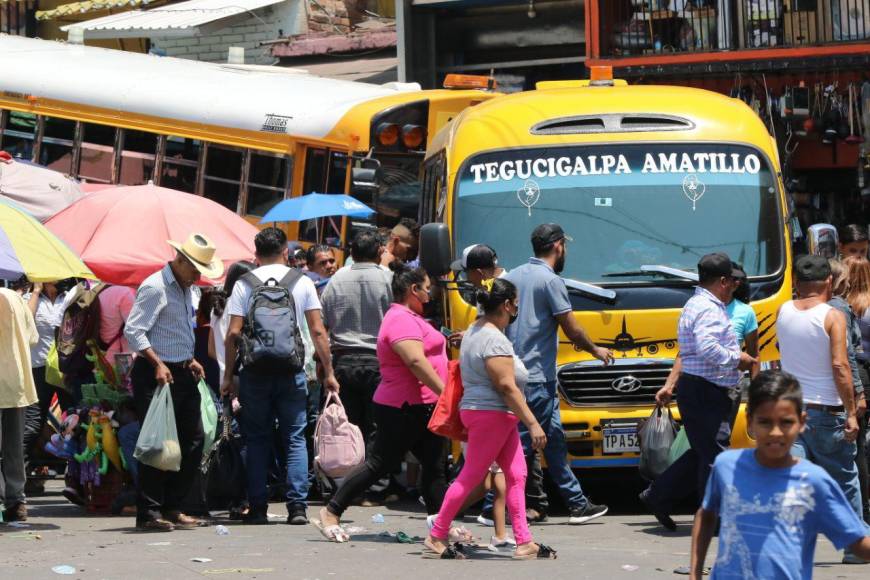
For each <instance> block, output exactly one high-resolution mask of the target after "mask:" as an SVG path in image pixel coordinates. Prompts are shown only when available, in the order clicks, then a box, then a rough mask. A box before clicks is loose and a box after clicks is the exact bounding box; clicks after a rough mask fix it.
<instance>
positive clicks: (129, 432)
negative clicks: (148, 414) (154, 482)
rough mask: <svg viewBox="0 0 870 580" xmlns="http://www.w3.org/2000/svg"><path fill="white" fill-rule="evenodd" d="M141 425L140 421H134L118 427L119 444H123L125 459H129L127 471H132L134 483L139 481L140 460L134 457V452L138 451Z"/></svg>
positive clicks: (122, 450)
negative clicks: (137, 442) (137, 445)
mask: <svg viewBox="0 0 870 580" xmlns="http://www.w3.org/2000/svg"><path fill="white" fill-rule="evenodd" d="M139 425H140V423H139V421H133V422H132V423H127V424H126V425H124V426H123V427H121V428H120V429H118V444H119V445H120V446H121V453H123V454H124V459H125V460H126V461H127V471H128V472H130V477H132V478H133V483H136V482H137V481H139V460H138V459H136V458H135V457H133V453H134V452H135V451H136V441H138V439H139V431H140V426H139Z"/></svg>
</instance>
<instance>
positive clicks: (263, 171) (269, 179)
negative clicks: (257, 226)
mask: <svg viewBox="0 0 870 580" xmlns="http://www.w3.org/2000/svg"><path fill="white" fill-rule="evenodd" d="M292 173H293V158H292V157H285V156H277V155H268V154H261V153H254V152H251V168H250V171H249V173H248V203H247V205H248V207H247V209H246V211H245V213H247V214H248V215H256V216H263V215H266V212H267V211H269V210H270V209H272V206H274V205H275V204H276V203H278V202H279V201H281V200H282V199H284V192H285V191H287V187H288V178H289V176H290V175H292Z"/></svg>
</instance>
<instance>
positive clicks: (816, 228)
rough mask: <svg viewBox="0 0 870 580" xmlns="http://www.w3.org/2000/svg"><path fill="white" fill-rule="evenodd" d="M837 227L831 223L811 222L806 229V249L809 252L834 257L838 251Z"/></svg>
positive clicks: (829, 257)
mask: <svg viewBox="0 0 870 580" xmlns="http://www.w3.org/2000/svg"><path fill="white" fill-rule="evenodd" d="M839 241H840V239H839V237H838V236H837V228H835V227H834V226H832V225H831V224H813V225H811V226H810V227H809V229H808V230H807V249H808V250H809V252H810V254H815V255H817V256H824V257H826V258H828V259H831V258H836V257H837V255H838V252H839Z"/></svg>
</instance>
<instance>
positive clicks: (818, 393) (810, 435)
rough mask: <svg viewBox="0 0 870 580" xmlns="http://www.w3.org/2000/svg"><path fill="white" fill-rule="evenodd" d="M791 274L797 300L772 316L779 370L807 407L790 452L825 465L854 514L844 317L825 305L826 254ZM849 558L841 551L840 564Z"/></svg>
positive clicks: (854, 425)
mask: <svg viewBox="0 0 870 580" xmlns="http://www.w3.org/2000/svg"><path fill="white" fill-rule="evenodd" d="M794 278H795V289H796V290H797V295H798V299H797V300H792V301H790V302H786V303H785V304H783V305H782V307H781V308H780V309H779V314H778V315H777V320H776V334H777V339H778V341H779V351H780V355H781V360H782V370H784V371H785V372H787V373H790V374H792V375H794V376H795V377H797V379H798V381H800V384H801V387H802V389H803V397H804V406H805V407H806V409H807V410H806V414H807V426H806V428H805V429H804V431H803V433H801V435H800V437H798V440H797V442H795V445H794V449H793V450H792V454H793V455H796V456H798V457H804V458H806V459H808V460H810V461H812V462H813V463H815V464H817V465H819V466H820V467H822V468H823V469H825V471H827V472H828V474H830V476H831V477H833V478H834V480H835V481H836V482H837V483H838V484H839V486H840V488H841V489H842V490H843V493H845V494H846V498H847V499H848V500H849V503H850V504H851V505H852V507H853V509H854V510H855V513H857V514H858V517H859V518H860V517H861V515H862V510H861V491H860V487H859V484H858V468H857V466H856V464H855V457H856V453H857V445H856V443H855V440H856V437H857V436H858V420H857V416H856V405H855V391H854V387H853V385H852V372H851V369H850V367H849V359H848V356H847V353H846V340H847V329H846V317H845V316H843V314H842V313H841V312H839V311H837V310H836V309H835V308H833V307H831V306H829V305H828V304H827V302H828V300H830V299H831V295H832V284H831V282H832V279H831V267H830V265H829V264H828V260H827V259H826V258H824V257H822V256H801V257H800V258H798V259H797V260H796V261H795V265H794ZM855 559H856V557H855V556H854V555H852V554H848V553H847V554H846V556H845V558H844V562H849V563H855Z"/></svg>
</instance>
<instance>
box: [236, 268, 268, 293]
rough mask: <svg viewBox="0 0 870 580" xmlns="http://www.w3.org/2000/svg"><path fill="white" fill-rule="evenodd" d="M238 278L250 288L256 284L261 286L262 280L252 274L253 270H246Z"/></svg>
mask: <svg viewBox="0 0 870 580" xmlns="http://www.w3.org/2000/svg"><path fill="white" fill-rule="evenodd" d="M239 279H240V280H244V281H245V283H246V284H247V285H248V286H249V287H250V288H251V290H253V289H254V288H256V287H257V286H261V285H262V284H263V282H261V281H260V279H259V278H258V277H257V275H256V274H254V272H247V273H246V274H244V275H242V277H241V278H239Z"/></svg>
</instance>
